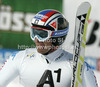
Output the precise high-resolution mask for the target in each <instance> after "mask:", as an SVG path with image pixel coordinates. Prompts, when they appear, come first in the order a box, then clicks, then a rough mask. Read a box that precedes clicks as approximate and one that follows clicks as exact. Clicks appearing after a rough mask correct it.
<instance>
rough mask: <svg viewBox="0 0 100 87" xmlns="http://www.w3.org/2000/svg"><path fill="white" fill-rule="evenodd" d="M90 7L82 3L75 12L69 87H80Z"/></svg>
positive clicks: (86, 3)
mask: <svg viewBox="0 0 100 87" xmlns="http://www.w3.org/2000/svg"><path fill="white" fill-rule="evenodd" d="M90 11H91V5H90V4H89V3H88V2H83V3H82V4H81V5H80V6H79V7H78V10H77V13H76V20H75V37H74V51H73V73H72V80H71V87H82V71H83V64H84V57H85V45H86V31H87V25H88V19H89V15H90Z"/></svg>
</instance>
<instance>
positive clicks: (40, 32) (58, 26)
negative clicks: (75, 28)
mask: <svg viewBox="0 0 100 87" xmlns="http://www.w3.org/2000/svg"><path fill="white" fill-rule="evenodd" d="M31 24H32V26H31V39H32V40H34V38H35V37H37V38H38V40H39V41H45V40H47V39H49V38H51V39H52V44H53V45H54V46H59V45H61V44H62V43H63V42H64V40H65V38H66V36H67V33H68V30H69V23H68V21H67V20H66V19H65V17H64V16H63V15H62V14H61V13H60V12H59V11H56V10H50V9H48V10H43V11H40V12H39V13H37V14H36V15H35V16H34V17H33V19H32V22H31Z"/></svg>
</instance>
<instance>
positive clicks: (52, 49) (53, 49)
mask: <svg viewBox="0 0 100 87" xmlns="http://www.w3.org/2000/svg"><path fill="white" fill-rule="evenodd" d="M58 48H59V46H54V45H52V47H51V49H50V50H49V51H48V52H46V53H44V54H43V55H48V54H50V53H52V52H54V51H55V50H57V49H58Z"/></svg>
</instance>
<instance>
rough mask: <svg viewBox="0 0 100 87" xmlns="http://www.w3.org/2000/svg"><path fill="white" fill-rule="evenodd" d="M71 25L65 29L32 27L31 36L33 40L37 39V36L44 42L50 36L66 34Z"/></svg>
mask: <svg viewBox="0 0 100 87" xmlns="http://www.w3.org/2000/svg"><path fill="white" fill-rule="evenodd" d="M68 30H69V27H67V28H66V29H63V30H58V31H51V30H48V29H45V28H40V27H34V26H32V27H31V38H32V40H35V38H37V39H38V40H39V41H40V42H43V41H45V40H47V39H49V38H50V37H59V36H64V35H66V34H67V33H68Z"/></svg>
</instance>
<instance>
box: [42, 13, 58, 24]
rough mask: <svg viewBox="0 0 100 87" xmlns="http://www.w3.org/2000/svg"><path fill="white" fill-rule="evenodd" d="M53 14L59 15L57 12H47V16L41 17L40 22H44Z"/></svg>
mask: <svg viewBox="0 0 100 87" xmlns="http://www.w3.org/2000/svg"><path fill="white" fill-rule="evenodd" d="M55 13H59V12H58V11H50V12H48V13H47V14H45V15H44V16H43V18H42V19H41V21H43V22H46V21H47V20H48V18H49V17H50V16H52V15H53V14H55Z"/></svg>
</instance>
